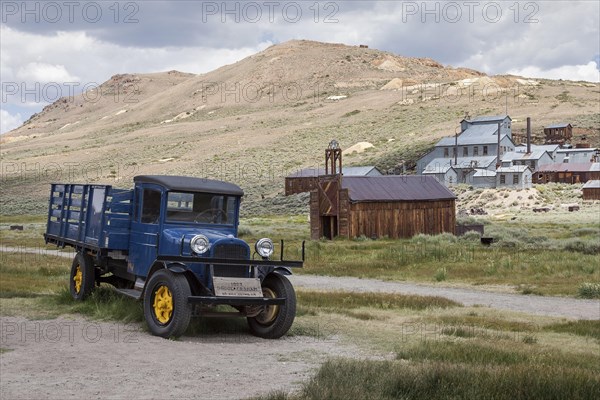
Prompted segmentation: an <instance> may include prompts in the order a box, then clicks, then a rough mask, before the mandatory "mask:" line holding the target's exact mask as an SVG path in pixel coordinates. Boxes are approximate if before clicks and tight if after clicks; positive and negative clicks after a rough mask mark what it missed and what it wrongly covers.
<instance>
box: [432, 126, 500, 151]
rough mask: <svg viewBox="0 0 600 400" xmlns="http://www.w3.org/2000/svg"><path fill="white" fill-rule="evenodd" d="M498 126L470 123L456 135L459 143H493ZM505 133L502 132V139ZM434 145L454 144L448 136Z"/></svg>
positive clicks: (452, 138) (495, 140) (496, 137)
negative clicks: (470, 124)
mask: <svg viewBox="0 0 600 400" xmlns="http://www.w3.org/2000/svg"><path fill="white" fill-rule="evenodd" d="M497 132H498V126H496V125H494V124H482V125H472V126H469V127H468V128H467V129H465V130H464V131H462V133H461V134H460V135H458V144H459V145H470V144H493V143H496V142H498V134H497ZM505 136H506V134H502V136H501V137H500V139H503V138H504V137H505ZM436 146H454V137H452V136H448V137H445V138H442V139H441V140H440V141H439V142H437V144H436Z"/></svg>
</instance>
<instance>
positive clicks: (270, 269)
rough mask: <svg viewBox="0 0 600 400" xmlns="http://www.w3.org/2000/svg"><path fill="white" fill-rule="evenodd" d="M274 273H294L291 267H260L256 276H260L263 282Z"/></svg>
mask: <svg viewBox="0 0 600 400" xmlns="http://www.w3.org/2000/svg"><path fill="white" fill-rule="evenodd" d="M273 273H278V274H281V275H292V270H291V269H290V268H289V267H262V268H261V267H259V268H257V274H256V277H257V278H260V281H261V282H262V281H264V280H265V278H266V277H267V276H268V275H270V274H273Z"/></svg>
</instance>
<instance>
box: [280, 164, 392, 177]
mask: <svg viewBox="0 0 600 400" xmlns="http://www.w3.org/2000/svg"><path fill="white" fill-rule="evenodd" d="M342 174H343V175H345V176H367V175H374V176H377V175H381V172H380V171H379V170H378V169H377V168H376V167H374V166H366V167H342ZM320 175H325V168H304V169H301V170H300V171H297V172H294V173H293V174H290V175H288V176H287V177H288V178H309V177H317V176H320Z"/></svg>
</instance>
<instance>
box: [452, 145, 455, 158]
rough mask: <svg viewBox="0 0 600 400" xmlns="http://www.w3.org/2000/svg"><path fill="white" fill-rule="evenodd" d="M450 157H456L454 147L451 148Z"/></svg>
mask: <svg viewBox="0 0 600 400" xmlns="http://www.w3.org/2000/svg"><path fill="white" fill-rule="evenodd" d="M452 157H456V147H453V148H452Z"/></svg>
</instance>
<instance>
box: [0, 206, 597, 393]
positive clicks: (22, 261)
mask: <svg viewBox="0 0 600 400" xmlns="http://www.w3.org/2000/svg"><path fill="white" fill-rule="evenodd" d="M3 223H11V221H6V222H5V221H3ZM25 226H26V229H25V230H24V231H22V232H21V231H8V230H6V229H3V230H1V231H0V233H1V234H2V239H3V242H2V244H3V245H4V246H7V244H6V243H10V245H17V246H40V247H39V249H40V252H39V253H34V254H29V253H25V252H16V253H15V252H13V253H10V252H2V253H0V315H2V316H21V317H25V318H28V319H48V318H56V317H58V316H61V315H65V314H79V315H83V316H84V317H86V318H89V319H92V320H116V321H121V322H131V323H140V326H144V324H143V312H142V307H141V303H140V302H136V301H134V300H132V299H129V298H125V297H122V296H120V295H118V294H116V293H115V292H114V291H113V290H112V289H111V288H109V287H101V288H100V289H99V290H96V291H95V292H94V294H93V295H92V296H91V298H90V299H89V300H88V301H86V302H83V303H79V302H74V301H72V300H71V298H70V294H69V293H68V290H67V281H68V271H69V266H70V260H69V259H67V258H62V257H56V256H49V255H45V254H43V251H44V249H45V248H44V246H43V243H42V242H41V241H40V235H41V231H42V230H43V225H42V224H40V223H39V221H37V220H35V219H30V220H28V222H27V223H26V224H25ZM273 226H276V228H273ZM498 227H499V228H498V229H514V228H511V227H506V226H503V225H498ZM3 228H4V226H3ZM244 229H245V230H246V231H245V232H243V233H244V237H245V238H246V239H248V240H252V239H254V238H256V237H260V236H263V235H265V236H267V234H269V235H272V236H276V235H280V234H281V235H284V234H286V233H287V234H288V235H289V236H291V238H292V241H296V242H298V241H299V240H301V239H302V238H303V237H304V232H305V230H306V222H305V220H303V218H302V217H279V219H275V220H274V221H273V220H269V219H268V218H264V219H255V220H251V221H245V223H244V226H243V230H244ZM578 229H582V228H578ZM591 232H592V233H593V232H595V231H593V230H592V231H591ZM274 234H276V235H274ZM574 237H575V236H574ZM578 237H582V236H578ZM583 237H585V235H583ZM514 250H515V249H514V248H511V247H508V246H506V247H504V246H493V247H490V248H487V247H481V246H480V245H478V244H477V242H476V241H472V240H470V239H468V238H467V239H464V240H463V239H460V240H457V239H456V238H452V237H448V236H446V235H443V236H438V237H426V236H420V237H416V238H413V239H411V240H402V241H391V240H363V239H361V240H336V241H333V242H321V241H319V242H310V243H309V247H308V253H307V254H308V262H307V267H306V269H305V271H303V273H323V274H330V275H355V276H369V277H377V278H385V279H411V280H413V279H414V280H420V281H429V282H431V281H435V282H437V281H439V282H442V284H444V283H448V282H450V283H452V282H460V283H475V284H477V283H482V284H488V283H501V284H505V285H511V286H512V287H519V286H518V285H519V284H523V283H525V284H527V285H528V286H527V288H529V290H536V291H540V292H541V293H561V294H567V295H577V288H578V283H579V282H590V283H595V282H598V273H599V272H598V265H597V263H595V264H594V262H595V261H594V260H597V257H598V255H597V254H585V253H584V252H578V251H569V250H565V249H560V248H557V249H553V250H543V249H539V248H526V249H523V252H522V254H521V253H518V252H515V251H514ZM294 251H295V250H293V249H292V248H291V247H290V249H289V252H290V254H289V255H287V256H289V257H290V258H291V257H292V256H293V255H294V254H293V253H294ZM586 263H588V264H589V265H591V266H592V267H591V268H589V269H586V268H585V266H586ZM441 266H443V268H444V269H443V270H442V271H440V268H441ZM567 276H569V277H570V278H569V279H566V277H567ZM565 281H567V282H565ZM571 281H572V282H571ZM525 289H526V288H525V287H524V286H523V287H522V288H521V289H520V290H522V291H525ZM297 296H298V311H297V317H296V321H295V322H294V325H293V327H292V329H291V330H290V332H289V335H290V336H292V337H293V336H309V337H313V338H314V340H324V341H327V340H335V341H339V342H341V343H348V344H351V345H353V346H358V347H359V348H361V349H363V350H364V351H365V352H366V353H367V354H371V355H372V356H371V357H369V358H366V359H354V358H351V359H346V358H342V359H331V360H329V361H328V362H326V363H325V364H323V365H322V366H321V367H320V369H319V370H318V371H317V372H316V374H315V375H314V376H313V378H312V379H310V380H309V381H307V382H305V383H304V384H303V386H302V388H301V389H300V391H299V392H293V393H288V392H276V393H272V394H269V395H267V396H265V397H263V399H269V400H273V399H288V400H304V399H348V398H361V399H408V398H417V399H425V398H426V399H446V398H467V399H480V398H495V399H567V398H568V399H589V398H594V396H595V394H597V393H598V391H599V390H600V378H599V377H600V321H597V320H596V321H571V320H566V319H558V318H550V317H538V316H530V315H524V314H518V313H511V312H501V311H497V310H492V309H488V308H484V307H462V306H461V305H459V304H457V303H455V302H453V301H450V300H446V299H443V298H438V297H429V296H406V295H399V294H385V293H361V294H356V293H346V292H316V291H307V290H298V293H297ZM187 334H188V335H204V334H218V335H219V336H220V337H224V338H226V337H227V335H231V334H244V335H245V334H249V332H248V329H247V325H246V323H245V321H244V320H243V319H228V320H220V319H199V320H195V321H193V323H192V324H191V325H190V328H189V330H188V331H187ZM225 340H226V339H225ZM2 351H4V350H2Z"/></svg>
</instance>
